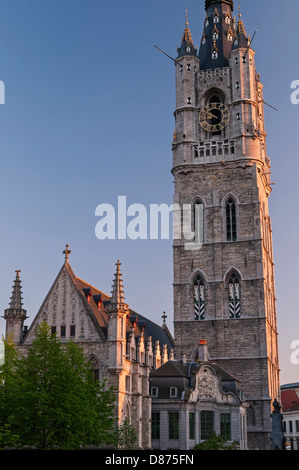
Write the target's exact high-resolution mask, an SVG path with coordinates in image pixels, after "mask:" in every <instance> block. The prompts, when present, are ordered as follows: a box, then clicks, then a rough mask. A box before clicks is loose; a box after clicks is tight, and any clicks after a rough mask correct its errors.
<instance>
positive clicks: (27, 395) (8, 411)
mask: <svg viewBox="0 0 299 470" xmlns="http://www.w3.org/2000/svg"><path fill="white" fill-rule="evenodd" d="M6 354H7V356H6V358H5V363H4V366H2V367H1V370H0V379H1V381H0V387H1V390H0V398H2V397H4V401H3V405H1V407H0V430H1V428H2V429H3V426H4V425H5V424H6V423H9V424H10V427H9V432H10V433H11V435H12V436H14V438H15V436H18V437H19V438H18V445H19V446H29V447H34V448H38V449H77V448H81V447H84V446H87V445H90V444H93V445H97V446H99V445H101V444H103V443H108V444H113V443H114V442H115V427H114V393H113V390H112V389H111V388H110V389H107V388H106V384H105V383H100V382H98V381H95V380H94V377H93V373H92V370H91V368H90V365H89V364H88V362H87V360H86V358H85V356H84V353H83V350H82V349H81V348H80V347H79V346H78V345H75V344H74V343H72V342H70V343H68V344H67V345H65V346H63V345H62V344H61V343H60V341H59V340H58V338H57V337H56V335H52V334H51V332H50V329H49V327H48V326H47V325H46V324H45V323H43V324H42V325H41V326H40V327H39V328H38V329H37V332H36V337H35V339H34V341H33V343H32V345H31V347H30V348H29V349H28V353H27V355H26V356H24V357H21V358H18V357H17V355H16V353H15V352H13V346H12V345H11V344H7V345H6ZM6 432H8V430H7V431H6ZM15 444H16V442H15Z"/></svg>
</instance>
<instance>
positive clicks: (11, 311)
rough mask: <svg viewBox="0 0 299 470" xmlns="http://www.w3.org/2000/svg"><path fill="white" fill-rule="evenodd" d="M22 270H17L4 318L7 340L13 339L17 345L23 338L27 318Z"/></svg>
mask: <svg viewBox="0 0 299 470" xmlns="http://www.w3.org/2000/svg"><path fill="white" fill-rule="evenodd" d="M20 272H21V271H16V278H15V281H14V285H13V290H12V296H11V298H10V304H9V308H7V309H6V310H5V312H4V319H5V321H6V333H5V338H6V340H9V341H13V342H14V343H15V344H16V345H19V344H20V343H21V341H22V339H23V327H24V321H25V320H26V318H27V316H26V310H24V309H23V298H22V287H21V279H20Z"/></svg>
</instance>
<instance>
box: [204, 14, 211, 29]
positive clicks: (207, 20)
mask: <svg viewBox="0 0 299 470" xmlns="http://www.w3.org/2000/svg"><path fill="white" fill-rule="evenodd" d="M209 24H210V23H209V18H208V15H207V16H206V19H205V27H206V28H207V27H208V26H209Z"/></svg>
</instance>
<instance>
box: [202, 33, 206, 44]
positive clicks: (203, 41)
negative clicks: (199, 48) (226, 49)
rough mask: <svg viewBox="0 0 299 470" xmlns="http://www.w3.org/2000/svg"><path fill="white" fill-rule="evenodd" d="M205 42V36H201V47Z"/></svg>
mask: <svg viewBox="0 0 299 470" xmlns="http://www.w3.org/2000/svg"><path fill="white" fill-rule="evenodd" d="M206 42H207V40H206V36H205V34H204V35H203V37H202V39H201V43H202V45H203V46H204V45H205V44H206Z"/></svg>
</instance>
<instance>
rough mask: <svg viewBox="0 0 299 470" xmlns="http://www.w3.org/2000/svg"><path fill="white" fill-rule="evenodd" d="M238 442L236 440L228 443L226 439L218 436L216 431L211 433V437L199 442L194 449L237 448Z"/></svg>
mask: <svg viewBox="0 0 299 470" xmlns="http://www.w3.org/2000/svg"><path fill="white" fill-rule="evenodd" d="M237 449H238V444H237V442H236V441H234V442H233V443H232V444H229V445H228V444H227V443H226V440H225V439H223V438H222V437H221V436H218V435H217V434H216V433H215V432H214V433H213V434H212V435H211V437H210V439H207V440H206V441H203V442H201V443H200V444H197V445H196V446H195V447H194V450H237Z"/></svg>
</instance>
